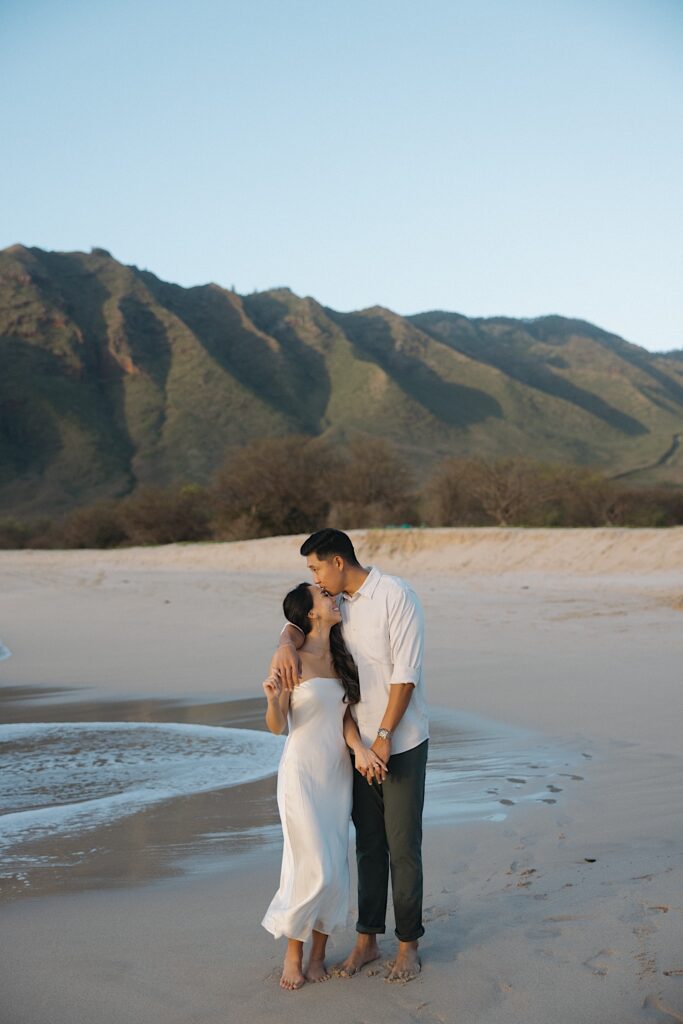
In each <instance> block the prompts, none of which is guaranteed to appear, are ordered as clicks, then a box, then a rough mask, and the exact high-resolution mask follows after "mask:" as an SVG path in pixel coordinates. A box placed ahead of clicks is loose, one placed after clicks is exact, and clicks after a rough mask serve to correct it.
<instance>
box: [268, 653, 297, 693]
mask: <svg viewBox="0 0 683 1024" xmlns="http://www.w3.org/2000/svg"><path fill="white" fill-rule="evenodd" d="M273 673H274V674H275V675H277V677H278V678H279V680H280V682H281V684H282V685H283V686H284V688H285V690H289V691H290V692H291V691H292V690H293V689H294V687H295V686H298V685H299V683H300V682H301V660H300V658H299V655H298V654H297V650H296V647H295V646H294V644H293V643H291V642H284V641H283V642H282V643H281V644H280V646H279V647H278V648H277V650H276V651H275V654H274V655H273V657H272V658H271V660H270V674H271V675H272V674H273Z"/></svg>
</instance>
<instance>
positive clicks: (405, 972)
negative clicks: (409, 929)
mask: <svg viewBox="0 0 683 1024" xmlns="http://www.w3.org/2000/svg"><path fill="white" fill-rule="evenodd" d="M387 968H388V974H387V976H386V978H385V979H384V980H385V981H399V982H401V984H403V985H405V984H407V982H409V981H412V980H413V978H417V976H418V974H419V973H420V971H421V970H422V961H421V960H420V957H419V956H418V953H417V942H401V943H399V947H398V953H397V954H396V959H395V960H389V962H388V963H387Z"/></svg>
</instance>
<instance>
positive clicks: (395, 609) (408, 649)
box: [387, 587, 424, 686]
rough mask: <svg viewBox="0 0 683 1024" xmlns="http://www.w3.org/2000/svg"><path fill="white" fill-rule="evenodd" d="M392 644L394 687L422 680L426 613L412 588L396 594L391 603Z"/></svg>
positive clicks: (390, 638) (391, 598)
mask: <svg viewBox="0 0 683 1024" xmlns="http://www.w3.org/2000/svg"><path fill="white" fill-rule="evenodd" d="M387 611H388V616H389V643H390V648H391V661H392V672H391V679H390V685H394V684H396V683H412V684H413V685H414V686H417V685H418V683H419V682H420V680H421V678H422V659H423V656H424V613H423V611H422V605H421V604H420V601H419V600H418V597H417V595H416V594H415V592H414V591H413V590H411V589H410V588H408V587H405V588H402V589H401V590H400V592H399V593H397V594H392V595H391V597H390V599H389V603H388V608H387Z"/></svg>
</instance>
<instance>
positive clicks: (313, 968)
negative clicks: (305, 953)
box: [304, 957, 330, 981]
mask: <svg viewBox="0 0 683 1024" xmlns="http://www.w3.org/2000/svg"><path fill="white" fill-rule="evenodd" d="M304 977H305V978H306V981H329V980H330V974H329V973H328V970H327V967H325V961H324V960H316V959H314V958H313V957H310V958H309V961H308V964H307V966H306V970H305V972H304Z"/></svg>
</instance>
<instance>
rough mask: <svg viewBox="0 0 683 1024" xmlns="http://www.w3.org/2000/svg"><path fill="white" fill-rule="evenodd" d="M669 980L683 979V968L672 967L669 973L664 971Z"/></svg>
mask: <svg viewBox="0 0 683 1024" xmlns="http://www.w3.org/2000/svg"><path fill="white" fill-rule="evenodd" d="M662 974H665V975H666V976H667V978H683V967H671V968H670V969H669V970H668V971H662Z"/></svg>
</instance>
